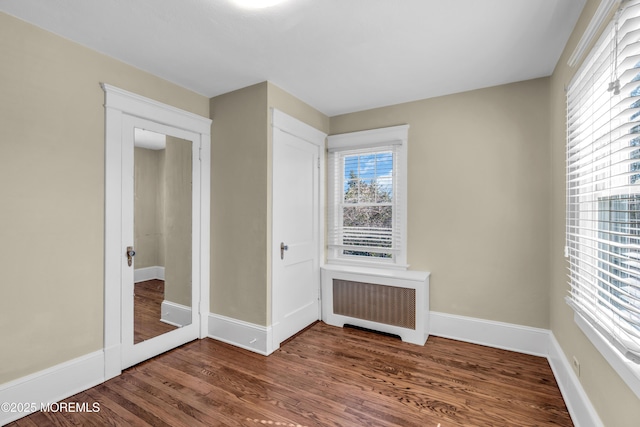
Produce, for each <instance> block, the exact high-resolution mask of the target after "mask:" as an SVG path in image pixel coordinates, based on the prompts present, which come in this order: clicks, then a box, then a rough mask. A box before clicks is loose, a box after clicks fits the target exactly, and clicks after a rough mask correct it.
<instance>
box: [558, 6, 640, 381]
mask: <svg viewBox="0 0 640 427" xmlns="http://www.w3.org/2000/svg"><path fill="white" fill-rule="evenodd" d="M639 21H640V1H638V0H634V1H630V2H628V3H625V8H624V9H623V10H620V11H618V13H617V14H616V17H615V18H614V22H612V23H611V24H610V26H609V27H608V28H607V29H606V30H605V32H604V34H603V36H602V37H601V38H600V40H599V41H598V43H597V44H596V47H595V48H594V49H593V50H592V52H591V53H590V54H589V56H588V57H587V59H586V60H585V62H584V65H583V66H582V67H581V68H580V70H579V71H578V73H577V74H576V77H575V78H574V80H573V81H572V83H571V85H570V87H569V89H568V93H567V126H568V129H567V242H566V245H567V247H566V252H567V255H568V258H569V284H570V291H569V296H568V297H567V302H568V303H569V305H571V306H572V307H573V308H574V310H575V311H576V313H577V314H578V315H579V316H580V317H581V319H583V320H584V321H586V323H585V324H587V325H589V327H590V328H593V330H595V331H597V332H598V334H597V336H603V337H604V338H605V339H606V340H608V342H609V343H610V344H611V345H612V346H613V347H614V348H615V349H617V354H618V355H619V356H620V357H623V358H624V359H623V360H624V363H627V364H628V363H631V364H633V365H634V366H636V368H633V369H636V371H634V372H640V370H637V369H638V368H640V367H638V365H636V364H640V172H639V171H640V48H639V47H638V46H640V22H639ZM581 323H582V320H581V321H580V322H579V324H581ZM583 330H584V329H583ZM588 336H589V334H588ZM594 336H595V335H594ZM619 372H620V371H619ZM623 378H624V377H623ZM632 388H633V387H632Z"/></svg>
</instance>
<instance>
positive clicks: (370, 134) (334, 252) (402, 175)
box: [327, 125, 409, 270]
mask: <svg viewBox="0 0 640 427" xmlns="http://www.w3.org/2000/svg"><path fill="white" fill-rule="evenodd" d="M408 136H409V125H399V126H392V127H387V128H381V129H371V130H365V131H358V132H350V133H343V134H338V135H329V136H328V137H327V148H328V150H329V152H336V151H349V150H357V149H363V148H375V147H381V148H382V147H388V146H392V145H397V146H399V147H398V149H397V152H396V155H397V157H396V159H395V162H396V163H395V164H394V169H395V173H396V175H395V179H396V180H397V185H396V188H397V190H396V191H397V193H398V194H396V195H395V197H396V198H397V199H398V200H400V201H401V203H403V206H402V208H401V209H399V211H400V212H399V215H400V217H399V228H400V230H399V231H400V236H401V237H400V242H399V248H400V250H399V252H398V253H397V254H396V255H395V256H394V258H393V260H388V259H384V258H379V259H360V258H357V259H355V257H353V258H352V257H347V256H339V255H338V252H339V250H338V249H332V248H331V247H328V248H327V263H328V264H339V265H353V266H367V267H378V268H387V269H400V270H407V269H408V268H409V265H408V264H407V182H408V181H407V166H408V161H407V160H408V159H407V145H408V139H409V138H408ZM328 179H329V181H330V182H329V185H328V187H329V190H330V193H329V194H328V196H329V197H328V198H329V203H328V205H329V206H328V208H329V210H331V209H333V208H334V204H333V193H332V191H331V190H332V189H333V188H334V183H333V182H332V180H333V176H329V177H328ZM329 216H331V215H329ZM332 226H333V225H332V224H328V227H327V228H328V229H331V227H332Z"/></svg>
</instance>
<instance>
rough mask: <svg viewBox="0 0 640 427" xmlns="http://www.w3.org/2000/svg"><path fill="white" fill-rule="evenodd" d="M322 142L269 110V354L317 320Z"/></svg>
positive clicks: (313, 131)
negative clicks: (270, 183)
mask: <svg viewBox="0 0 640 427" xmlns="http://www.w3.org/2000/svg"><path fill="white" fill-rule="evenodd" d="M325 138H326V134H324V133H322V132H320V131H318V130H317V129H314V128H312V127H311V126H308V125H306V124H305V123H302V122H301V121H299V120H297V119H294V118H293V117H291V116H288V115H287V114H285V113H283V112H281V111H279V110H275V109H274V110H273V174H272V176H273V199H272V200H273V206H272V210H273V220H272V221H273V223H272V227H273V228H272V249H271V251H272V252H271V260H272V281H271V287H272V292H271V295H272V313H271V316H272V319H271V320H272V329H273V342H272V345H273V350H275V349H277V348H278V347H279V346H280V343H282V342H283V341H284V340H286V339H287V338H289V337H291V336H293V335H294V334H296V333H298V332H299V331H301V330H303V329H304V328H305V327H307V326H309V325H310V324H311V323H313V322H315V321H316V320H319V319H320V314H321V310H320V265H321V257H322V256H323V254H324V252H323V247H324V216H323V210H324V209H323V205H324V203H323V200H324V185H323V182H324V152H325Z"/></svg>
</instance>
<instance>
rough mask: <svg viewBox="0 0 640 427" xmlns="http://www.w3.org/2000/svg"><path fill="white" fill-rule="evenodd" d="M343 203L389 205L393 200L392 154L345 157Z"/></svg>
mask: <svg viewBox="0 0 640 427" xmlns="http://www.w3.org/2000/svg"><path fill="white" fill-rule="evenodd" d="M343 179H344V181H343V182H344V201H345V203H390V202H391V201H392V200H393V154H392V153H391V152H390V151H383V152H379V153H371V154H361V155H353V156H345V158H344V177H343Z"/></svg>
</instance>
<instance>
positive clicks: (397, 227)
mask: <svg viewBox="0 0 640 427" xmlns="http://www.w3.org/2000/svg"><path fill="white" fill-rule="evenodd" d="M407 129H408V127H407V126H400V127H394V128H385V129H380V130H373V131H364V132H353V133H350V134H342V135H332V136H330V137H329V165H328V166H329V210H328V224H329V227H328V246H329V248H328V249H329V255H328V258H329V260H330V261H331V260H334V261H335V260H341V261H345V262H353V263H359V262H364V263H374V264H384V265H399V266H402V267H404V266H405V265H404V264H405V262H406V255H405V252H406V250H405V247H406V245H405V238H406V237H405V235H406V156H405V152H406V134H407Z"/></svg>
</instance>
